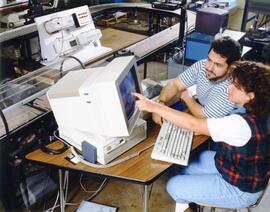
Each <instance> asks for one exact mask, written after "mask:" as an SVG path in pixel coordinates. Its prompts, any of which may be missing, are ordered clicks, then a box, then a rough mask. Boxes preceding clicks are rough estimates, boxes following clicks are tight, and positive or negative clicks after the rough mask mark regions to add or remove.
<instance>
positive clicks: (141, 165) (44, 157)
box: [26, 125, 208, 212]
mask: <svg viewBox="0 0 270 212" xmlns="http://www.w3.org/2000/svg"><path fill="white" fill-rule="evenodd" d="M158 132H159V126H158V125H153V126H150V127H149V128H148V138H147V139H145V140H144V141H143V142H141V143H140V144H138V145H136V146H135V147H133V148H132V149H130V150H129V151H127V152H126V153H124V154H123V155H121V156H120V157H119V158H121V157H124V156H127V155H129V154H132V153H134V152H137V151H139V150H141V149H143V148H144V147H146V146H148V145H150V144H153V143H154V142H155V140H156V138H157V135H158ZM207 139H208V136H203V135H196V136H194V140H193V145H192V150H194V149H196V148H197V147H198V146H199V145H201V144H202V143H204V142H205V141H206V140H207ZM61 145H62V144H61V142H60V141H56V142H54V143H52V144H50V145H49V147H50V148H59V147H60V146H61ZM151 152H152V148H150V149H148V150H146V151H144V152H142V153H141V155H139V156H138V157H135V158H132V159H130V160H128V161H125V162H123V163H121V164H118V165H116V166H114V167H110V168H105V169H98V168H92V167H89V166H87V165H84V164H82V163H78V164H77V165H73V164H71V163H70V162H68V161H67V160H65V159H64V158H65V157H66V156H67V155H69V154H70V153H71V151H70V150H68V151H66V152H64V153H62V154H60V155H48V154H46V153H44V152H42V151H41V150H39V149H38V150H35V151H34V152H31V153H29V154H27V155H26V159H28V160H30V161H32V162H36V163H39V164H42V165H47V166H53V167H56V168H57V169H59V188H61V185H62V183H63V179H62V176H63V173H62V172H63V170H76V171H80V172H86V173H90V174H95V175H100V176H105V177H108V178H115V179H119V180H124V181H127V182H130V183H137V184H142V185H144V198H143V208H144V212H147V211H148V198H149V193H148V188H149V186H150V185H151V184H152V183H153V182H154V181H155V180H157V179H158V178H159V177H160V176H161V175H162V174H164V173H165V172H167V171H168V170H169V169H170V168H171V167H172V165H173V164H172V163H167V162H163V161H158V160H153V159H151V157H150V155H151ZM119 158H117V159H119ZM61 193H62V191H60V205H61V211H64V202H63V196H62V197H61ZM62 195H63V193H62Z"/></svg>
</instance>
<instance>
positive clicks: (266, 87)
mask: <svg viewBox="0 0 270 212" xmlns="http://www.w3.org/2000/svg"><path fill="white" fill-rule="evenodd" d="M232 67H233V68H232V70H231V75H232V79H233V81H237V83H238V85H239V86H240V87H241V88H242V89H243V90H244V91H245V92H254V94H255V97H254V98H253V99H252V100H251V101H250V102H248V103H247V104H245V105H244V106H245V108H246V109H247V111H248V113H250V114H254V115H257V116H269V114H270V98H269V93H270V66H267V65H263V64H261V63H256V62H251V61H237V62H235V63H233V64H232Z"/></svg>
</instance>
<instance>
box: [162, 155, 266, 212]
mask: <svg viewBox="0 0 270 212" xmlns="http://www.w3.org/2000/svg"><path fill="white" fill-rule="evenodd" d="M214 156H215V152H214V151H205V152H203V153H201V154H200V156H199V157H198V158H197V159H196V160H194V161H192V162H190V164H189V165H188V167H186V168H184V169H183V170H181V175H176V176H174V177H172V178H171V179H169V181H168V183H167V191H168V192H169V194H170V195H171V197H172V198H173V199H174V200H175V201H176V202H177V203H180V204H181V203H183V204H184V203H190V202H195V203H201V204H208V205H213V206H217V207H222V208H234V209H240V208H244V207H247V206H249V205H252V204H254V203H255V202H256V200H257V199H258V198H259V197H260V195H261V194H262V191H260V192H257V193H248V192H243V191H241V190H239V189H238V188H237V187H235V186H233V185H231V184H230V183H228V182H226V181H225V180H224V179H223V178H222V176H221V174H220V173H219V172H218V170H217V169H216V166H215V161H214Z"/></svg>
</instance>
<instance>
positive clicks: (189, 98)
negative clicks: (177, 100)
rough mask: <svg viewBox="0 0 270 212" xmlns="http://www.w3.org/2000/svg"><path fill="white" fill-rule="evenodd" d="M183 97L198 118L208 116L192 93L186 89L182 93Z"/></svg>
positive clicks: (191, 111)
mask: <svg viewBox="0 0 270 212" xmlns="http://www.w3.org/2000/svg"><path fill="white" fill-rule="evenodd" d="M181 99H182V100H183V101H184V102H185V104H186V106H187V107H188V109H189V111H190V113H191V114H193V115H194V116H195V117H197V118H207V116H206V115H205V114H204V112H203V106H202V105H201V104H199V103H198V102H197V101H196V100H195V99H194V98H193V97H192V94H191V93H190V92H189V91H188V90H185V91H183V92H182V94H181Z"/></svg>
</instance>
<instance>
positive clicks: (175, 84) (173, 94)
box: [152, 77, 186, 125]
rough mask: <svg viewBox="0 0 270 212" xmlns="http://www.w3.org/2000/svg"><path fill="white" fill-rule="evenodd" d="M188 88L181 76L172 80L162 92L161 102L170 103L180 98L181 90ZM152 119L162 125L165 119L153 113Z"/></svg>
mask: <svg viewBox="0 0 270 212" xmlns="http://www.w3.org/2000/svg"><path fill="white" fill-rule="evenodd" d="M185 89H186V86H185V85H184V83H183V82H182V81H181V79H180V78H179V77H177V78H175V79H173V80H172V81H170V82H169V83H168V84H167V85H166V86H165V87H164V88H163V89H162V90H161V92H160V95H159V103H161V104H164V105H168V104H171V103H172V102H174V101H175V100H177V99H179V98H180V95H181V92H182V91H184V90H185ZM152 119H153V121H154V122H155V123H157V124H159V125H162V123H163V119H162V117H161V116H160V115H158V114H156V113H153V114H152Z"/></svg>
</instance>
